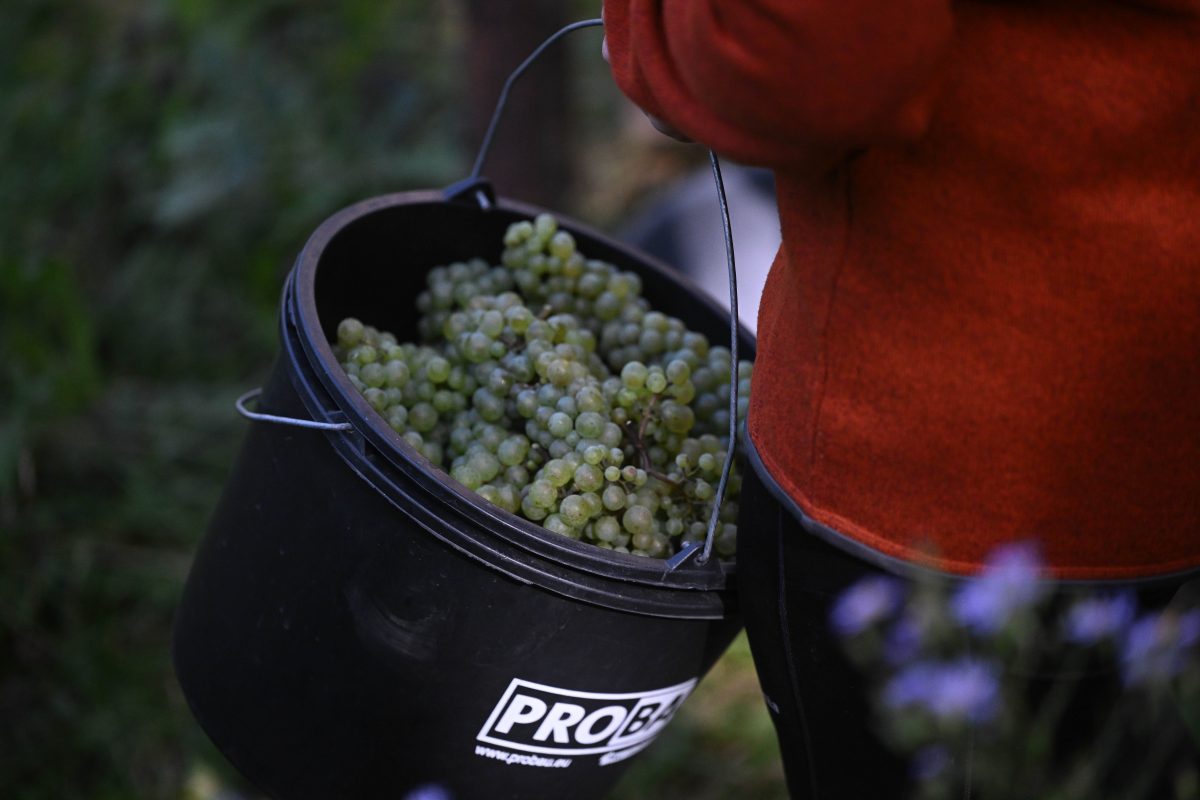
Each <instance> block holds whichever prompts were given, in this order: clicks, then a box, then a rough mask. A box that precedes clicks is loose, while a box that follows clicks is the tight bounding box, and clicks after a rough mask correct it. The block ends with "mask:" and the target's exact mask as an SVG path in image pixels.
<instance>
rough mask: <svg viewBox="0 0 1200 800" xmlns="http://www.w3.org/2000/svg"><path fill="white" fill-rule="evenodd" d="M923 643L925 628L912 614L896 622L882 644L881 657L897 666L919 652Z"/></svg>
mask: <svg viewBox="0 0 1200 800" xmlns="http://www.w3.org/2000/svg"><path fill="white" fill-rule="evenodd" d="M924 641H925V626H924V625H923V624H922V623H921V622H919V621H918V620H917V619H916V617H914V616H913V615H912V614H905V615H904V616H902V617H900V619H898V620H896V622H895V624H894V625H892V627H891V629H890V630H889V631H888V633H887V638H886V639H885V640H884V643H883V657H884V660H886V661H887V663H889V664H891V665H893V666H898V665H900V664H903V663H905V662H907V661H910V660H911V659H912V658H913V657H914V656H916V655H917V653H918V652H920V649H921V645H922V644H923V643H924Z"/></svg>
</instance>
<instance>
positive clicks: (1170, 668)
mask: <svg viewBox="0 0 1200 800" xmlns="http://www.w3.org/2000/svg"><path fill="white" fill-rule="evenodd" d="M1198 642H1200V609H1196V610H1193V611H1187V612H1184V613H1179V612H1176V611H1170V610H1168V611H1164V612H1162V613H1161V614H1146V615H1144V616H1143V617H1142V618H1141V619H1139V620H1138V621H1137V622H1135V623H1134V625H1133V627H1132V628H1130V629H1129V634H1128V636H1126V637H1125V643H1124V647H1123V648H1122V652H1121V667H1122V671H1123V673H1124V677H1125V683H1126V684H1127V685H1131V686H1132V685H1146V684H1154V683H1162V682H1165V681H1169V680H1171V679H1172V678H1174V677H1176V676H1178V675H1179V674H1180V673H1181V672H1183V670H1184V669H1185V668H1188V667H1191V668H1193V669H1194V668H1198V667H1200V657H1198V654H1197V652H1196V645H1197V643H1198Z"/></svg>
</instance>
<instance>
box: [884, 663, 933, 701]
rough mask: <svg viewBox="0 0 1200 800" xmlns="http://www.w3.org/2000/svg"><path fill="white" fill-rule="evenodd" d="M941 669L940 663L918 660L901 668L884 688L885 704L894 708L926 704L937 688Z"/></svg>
mask: <svg viewBox="0 0 1200 800" xmlns="http://www.w3.org/2000/svg"><path fill="white" fill-rule="evenodd" d="M940 669H941V667H940V665H938V664H934V663H931V662H929V661H918V662H917V663H915V664H912V665H910V666H908V667H905V668H904V669H902V670H900V672H898V673H896V675H895V676H894V677H893V678H892V679H891V680H890V681H888V684H887V686H885V687H884V689H883V702H884V704H885V705H887V706H888V707H889V708H892V709H902V708H908V707H909V706H923V705H926V704H927V702H928V700H929V698H930V696H932V694H933V692H934V691H935V689H936V686H937V682H938V675H939V671H940Z"/></svg>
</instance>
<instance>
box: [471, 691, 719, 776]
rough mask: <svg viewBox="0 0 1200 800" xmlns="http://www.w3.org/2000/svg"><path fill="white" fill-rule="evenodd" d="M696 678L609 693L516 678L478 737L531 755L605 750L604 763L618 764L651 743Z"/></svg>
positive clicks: (590, 752) (480, 739)
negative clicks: (563, 687)
mask: <svg viewBox="0 0 1200 800" xmlns="http://www.w3.org/2000/svg"><path fill="white" fill-rule="evenodd" d="M696 681H697V679H696V678H693V679H692V680H690V681H685V682H684V683H680V684H676V685H675V686H668V687H666V688H664V689H651V690H650V691H646V692H625V693H621V694H604V693H599V692H579V691H575V690H574V689H559V688H558V687H555V686H546V685H545V684H541V683H533V682H531V681H525V680H521V679H520V678H513V680H512V682H511V683H509V684H508V689H506V690H505V692H504V694H503V696H501V698H500V702H498V703H496V707H495V708H493V709H492V713H491V715H490V716H489V717H488V719H487V722H485V723H484V725H483V728H482V729H481V730H480V731H479V735H478V736H477V737H476V739H478V740H479V741H481V742H486V743H488V744H493V745H499V746H501V747H507V748H509V749H511V750H522V751H524V752H527V753H543V754H550V755H572V756H576V755H589V754H592V753H603V754H605V755H603V756H601V758H600V763H601V764H612V763H616V762H617V761H620V760H622V759H623V758H627V757H628V756H630V755H633V753H635V752H637V751H638V750H641V749H642V748H643V747H645V746H646V745H648V744H650V740H651V739H653V738H654V737H655V736H657V735H658V734H659V732H660V731H662V729H663V728H664V727H665V726H666V724H667V723H668V722H670V721H671V717H673V716H675V712H676V711H678V710H679V706H681V705H682V704H683V701H684V699H685V698H686V697H687V696H688V695H689V694H691V691H692V689H693V688H695V686H696Z"/></svg>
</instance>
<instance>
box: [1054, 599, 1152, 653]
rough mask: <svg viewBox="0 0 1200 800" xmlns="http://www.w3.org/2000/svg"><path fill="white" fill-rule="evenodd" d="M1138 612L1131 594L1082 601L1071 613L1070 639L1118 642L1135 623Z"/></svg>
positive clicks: (1067, 628)
mask: <svg viewBox="0 0 1200 800" xmlns="http://www.w3.org/2000/svg"><path fill="white" fill-rule="evenodd" d="M1136 613H1137V608H1136V604H1135V602H1134V599H1133V595H1132V594H1131V593H1129V592H1122V593H1121V594H1117V595H1112V596H1110V597H1089V598H1087V599H1085V600H1081V601H1079V602H1078V603H1076V604H1075V605H1073V606H1071V609H1070V611H1068V612H1067V619H1066V636H1067V640H1068V641H1071V642H1074V643H1075V644H1082V645H1092V644H1096V643H1098V642H1101V641H1103V640H1105V639H1116V638H1117V637H1118V636H1119V635H1120V634H1122V633H1124V632H1125V630H1126V629H1127V628H1128V627H1129V623H1131V622H1133V617H1134V615H1135V614H1136Z"/></svg>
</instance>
